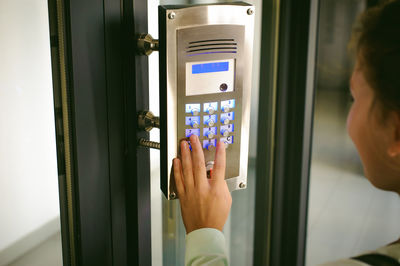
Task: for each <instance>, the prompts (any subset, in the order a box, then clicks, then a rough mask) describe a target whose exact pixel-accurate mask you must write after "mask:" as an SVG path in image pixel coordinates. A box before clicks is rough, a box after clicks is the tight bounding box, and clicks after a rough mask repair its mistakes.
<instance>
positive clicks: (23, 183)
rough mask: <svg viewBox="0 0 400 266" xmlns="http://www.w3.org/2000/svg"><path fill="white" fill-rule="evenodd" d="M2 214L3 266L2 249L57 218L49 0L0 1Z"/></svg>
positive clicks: (1, 244)
mask: <svg viewBox="0 0 400 266" xmlns="http://www.w3.org/2000/svg"><path fill="white" fill-rule="evenodd" d="M0 216H1V219H0V265H1V264H2V259H4V258H2V256H5V255H4V252H3V251H4V250H7V249H8V248H10V247H12V246H13V245H15V244H16V243H18V242H20V240H21V239H24V237H26V236H27V235H28V234H29V235H30V236H32V233H33V232H35V231H37V230H38V229H40V230H43V226H44V225H46V224H49V222H50V223H51V222H52V221H56V222H58V218H57V217H58V216H59V201H58V179H57V164H56V146H55V132H54V117H53V94H52V79H51V62H50V41H49V26H48V11H47V1H45V0H41V1H31V0H19V1H14V0H1V1H0ZM53 225H54V222H53ZM54 228H55V227H54V226H53V227H52V230H55V229H54ZM41 235H43V234H41ZM34 242H35V241H33V242H32V243H34Z"/></svg>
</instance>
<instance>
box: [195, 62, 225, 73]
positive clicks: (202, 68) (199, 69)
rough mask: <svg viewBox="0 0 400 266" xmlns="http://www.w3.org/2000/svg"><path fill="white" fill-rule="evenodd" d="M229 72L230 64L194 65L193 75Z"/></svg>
mask: <svg viewBox="0 0 400 266" xmlns="http://www.w3.org/2000/svg"><path fill="white" fill-rule="evenodd" d="M228 70H229V62H216V63H205V64H196V65H192V74H202V73H213V72H222V71H228Z"/></svg>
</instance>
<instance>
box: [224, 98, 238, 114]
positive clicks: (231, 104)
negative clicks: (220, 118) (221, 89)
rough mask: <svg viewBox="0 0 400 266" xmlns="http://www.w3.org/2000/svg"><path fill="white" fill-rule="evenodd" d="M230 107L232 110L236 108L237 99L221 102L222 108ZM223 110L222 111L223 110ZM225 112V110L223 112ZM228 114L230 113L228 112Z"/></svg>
mask: <svg viewBox="0 0 400 266" xmlns="http://www.w3.org/2000/svg"><path fill="white" fill-rule="evenodd" d="M224 106H228V107H229V108H230V109H232V108H235V99H230V100H226V101H222V102H221V107H224ZM221 110H222V109H221ZM222 111H224V110H222ZM224 112H225V111H224ZM227 112H228V111H227Z"/></svg>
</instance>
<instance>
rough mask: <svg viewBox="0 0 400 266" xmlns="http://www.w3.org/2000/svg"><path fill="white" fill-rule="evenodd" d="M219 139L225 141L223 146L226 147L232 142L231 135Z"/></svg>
mask: <svg viewBox="0 0 400 266" xmlns="http://www.w3.org/2000/svg"><path fill="white" fill-rule="evenodd" d="M220 141H222V142H223V143H225V148H228V146H229V145H230V144H233V136H229V137H226V138H221V139H220Z"/></svg>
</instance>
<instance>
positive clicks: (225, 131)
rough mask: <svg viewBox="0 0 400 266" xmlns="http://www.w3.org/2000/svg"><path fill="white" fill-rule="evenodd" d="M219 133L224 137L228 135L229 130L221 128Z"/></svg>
mask: <svg viewBox="0 0 400 266" xmlns="http://www.w3.org/2000/svg"><path fill="white" fill-rule="evenodd" d="M221 135H222V136H224V137H227V136H229V131H228V130H227V129H222V130H221Z"/></svg>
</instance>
